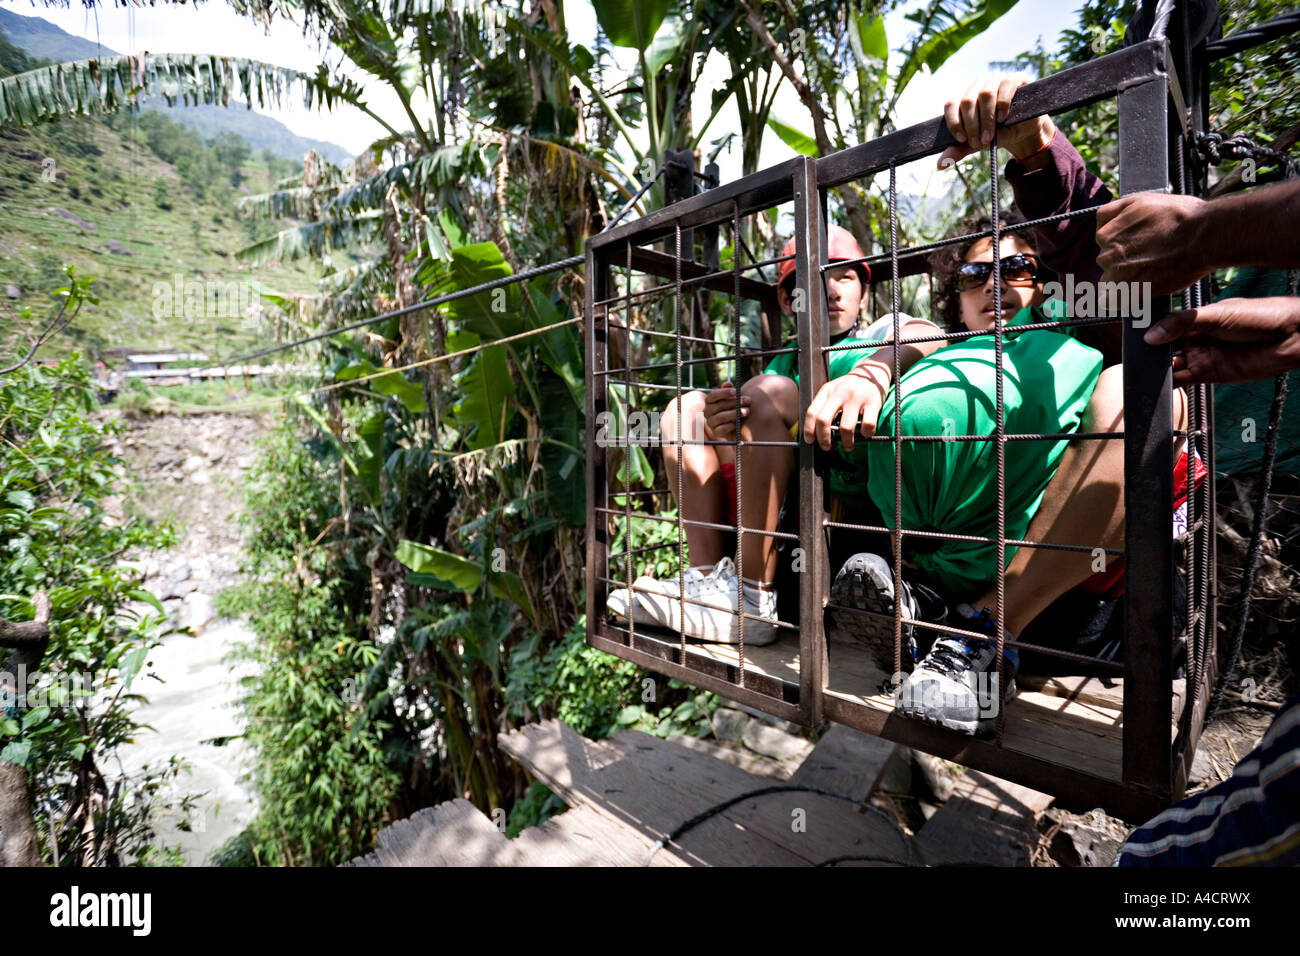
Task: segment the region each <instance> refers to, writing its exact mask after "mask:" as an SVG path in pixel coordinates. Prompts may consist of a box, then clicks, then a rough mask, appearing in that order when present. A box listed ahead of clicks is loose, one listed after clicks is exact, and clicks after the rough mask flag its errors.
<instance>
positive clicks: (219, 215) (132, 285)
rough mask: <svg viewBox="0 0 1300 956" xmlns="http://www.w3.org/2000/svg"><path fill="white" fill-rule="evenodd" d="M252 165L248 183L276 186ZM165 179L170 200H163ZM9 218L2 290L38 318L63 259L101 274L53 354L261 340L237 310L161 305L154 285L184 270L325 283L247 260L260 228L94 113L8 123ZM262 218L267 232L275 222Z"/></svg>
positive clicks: (279, 285)
mask: <svg viewBox="0 0 1300 956" xmlns="http://www.w3.org/2000/svg"><path fill="white" fill-rule="evenodd" d="M246 171H247V175H248V176H249V178H250V181H249V182H246V183H245V184H244V185H245V187H246V188H247V187H248V186H249V185H250V184H252V185H254V187H255V188H256V189H258V190H260V189H264V188H265V186H266V180H267V176H266V170H265V164H264V163H258V162H252V161H250V162H249V163H248V164H247V166H246ZM158 183H161V184H163V185H162V190H163V191H164V193H165V195H166V197H167V201H168V203H169V204H170V206H171V208H170V209H162V208H160V207H159V205H158V204H157V202H156V200H155V196H156V195H157V194H156V193H155V189H156V188H157V184H158ZM250 191H251V190H250ZM0 215H2V216H3V218H4V222H5V228H4V230H3V232H2V233H0V290H3V291H4V294H5V295H4V298H5V300H6V301H7V302H8V305H9V306H11V307H18V308H21V307H22V306H24V305H30V306H32V308H33V313H34V315H36V316H42V315H45V314H47V313H48V310H49V308H50V303H51V297H50V295H49V291H50V290H52V289H55V288H57V287H58V286H59V285H60V284H61V283H62V280H63V276H62V273H61V271H60V267H61V264H62V263H64V262H69V263H71V264H72V265H73V266H74V267H75V268H76V270H77V272H78V274H81V275H87V276H93V277H94V278H95V279H96V280H97V283H96V286H95V289H96V291H97V292H98V294H99V296H100V303H99V304H98V305H94V306H87V307H86V308H85V309H84V310H83V312H82V315H81V317H80V318H79V319H78V321H77V323H76V327H74V328H70V329H69V330H68V332H67V333H66V334H65V335H64V336H63V337H61V341H59V342H57V343H51V345H50V347H49V348H48V349H47V350H45V351H43V352H42V354H43V355H45V354H50V355H58V354H59V353H60V352H61V351H67V350H70V349H74V348H79V347H103V346H118V345H122V346H126V345H130V346H139V345H147V344H151V343H164V342H165V343H168V344H172V345H175V346H177V347H180V346H185V347H187V349H188V348H190V347H192V348H194V349H201V350H203V351H207V352H208V353H209V354H214V355H223V354H226V353H227V352H228V351H229V349H230V348H232V347H234V346H233V343H235V342H238V341H243V340H247V339H249V338H250V336H251V335H252V333H253V330H251V329H244V328H242V327H241V326H242V321H241V320H240V319H239V318H238V317H235V316H232V315H210V316H205V317H193V316H191V317H189V318H187V317H186V316H185V315H184V311H183V309H181V310H176V309H171V308H170V307H169V303H160V302H155V297H154V291H155V284H156V283H162V284H165V285H168V286H173V287H174V284H175V281H176V278H177V277H180V279H181V281H182V282H185V281H194V280H198V281H200V282H206V283H227V282H230V281H236V282H241V283H242V282H243V281H244V280H250V279H251V280H254V281H256V282H259V283H261V284H262V285H264V286H266V287H268V288H270V289H276V290H281V291H288V292H299V293H302V292H311V291H314V288H315V283H314V271H313V270H309V269H306V268H298V267H296V266H293V265H292V264H290V265H288V266H281V267H278V268H270V267H261V268H259V269H257V270H256V272H255V273H254V272H252V271H250V270H248V269H246V268H241V267H240V266H239V265H238V264H237V263H236V261H235V259H234V255H233V253H234V251H235V250H236V249H239V248H241V247H242V246H244V245H246V244H247V243H248V242H249V241H250V238H252V237H250V235H249V231H248V230H247V229H246V227H245V224H244V223H242V222H240V221H238V220H237V219H236V218H235V216H234V212H233V210H232V209H231V208H229V207H228V206H225V207H223V206H221V205H219V204H218V202H217V201H215V200H212V199H209V200H199V199H197V198H196V197H195V196H193V195H192V193H191V192H190V190H188V189H186V188H184V187H183V186H182V184H181V180H180V176H179V174H178V173H177V171H176V169H175V168H174V167H173V166H171V165H170V164H168V163H165V162H163V161H162V160H160V159H159V158H158V157H157V156H155V155H153V154H152V153H150V152H149V151H148V150H145V149H142V148H140V147H139V146H133V145H131V144H128V143H126V142H123V140H122V138H121V137H120V136H119V135H117V134H116V133H115V132H114V131H113V130H112V129H110V128H109V127H107V126H106V125H105V124H103V123H101V122H98V121H95V120H90V119H76V120H65V121H63V122H62V123H60V124H58V125H57V127H54V126H52V127H48V128H44V129H40V130H36V131H30V132H29V131H25V130H13V129H6V130H2V131H0ZM255 225H256V227H257V229H258V233H259V234H261V233H264V232H265V231H266V230H268V229H269V225H268V224H264V223H257V224H255ZM10 287H13V288H10ZM15 291H18V293H19V295H18V296H17V297H16V298H15V297H14V294H13V293H14V292H15ZM178 311H179V312H180V314H176V313H177V312H178ZM4 324H5V325H8V324H9V321H8V320H7V319H6V321H5V322H4ZM6 331H8V330H7V329H6ZM4 338H5V339H8V338H9V336H8V335H5V336H4ZM4 344H6V345H7V344H8V343H7V342H6V343H4Z"/></svg>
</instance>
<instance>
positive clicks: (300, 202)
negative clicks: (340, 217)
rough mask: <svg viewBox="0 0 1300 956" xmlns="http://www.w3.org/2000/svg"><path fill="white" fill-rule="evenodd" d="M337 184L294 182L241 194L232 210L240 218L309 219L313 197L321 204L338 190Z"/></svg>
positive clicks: (327, 200) (335, 194) (329, 199)
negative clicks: (312, 184)
mask: <svg viewBox="0 0 1300 956" xmlns="http://www.w3.org/2000/svg"><path fill="white" fill-rule="evenodd" d="M340 188H341V187H340V186H337V185H330V186H295V187H292V188H290V189H278V190H276V191H275V192H272V193H260V194H258V195H256V196H241V197H240V198H239V199H237V200H236V201H235V213H236V214H237V215H238V216H240V217H242V218H244V219H310V218H312V206H313V200H315V201H316V202H319V203H320V204H321V205H322V206H323V205H324V204H325V203H327V202H329V201H331V200H332V199H334V197H335V196H337V195H338V194H339V190H340Z"/></svg>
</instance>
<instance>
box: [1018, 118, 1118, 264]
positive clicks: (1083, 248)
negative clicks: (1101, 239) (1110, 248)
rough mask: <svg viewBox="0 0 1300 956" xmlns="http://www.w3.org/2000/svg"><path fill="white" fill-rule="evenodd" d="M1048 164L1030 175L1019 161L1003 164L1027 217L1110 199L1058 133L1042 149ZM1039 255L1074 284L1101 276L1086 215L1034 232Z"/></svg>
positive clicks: (1094, 237)
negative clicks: (1069, 274) (1045, 149)
mask: <svg viewBox="0 0 1300 956" xmlns="http://www.w3.org/2000/svg"><path fill="white" fill-rule="evenodd" d="M1047 156H1048V161H1047V165H1045V166H1043V167H1042V168H1041V169H1035V170H1033V171H1032V172H1031V171H1029V170H1027V169H1025V167H1024V165H1022V164H1021V163H1020V161H1019V160H1015V159H1013V160H1011V161H1010V162H1008V163H1007V169H1006V176H1007V182H1009V183H1010V184H1011V188H1012V189H1013V190H1014V191H1015V194H1016V205H1017V206H1019V207H1020V211H1021V213H1023V214H1024V216H1025V218H1026V219H1041V218H1043V217H1044V216H1054V215H1056V214H1057V213H1062V212H1070V211H1071V210H1074V209H1083V208H1085V207H1087V206H1101V205H1104V204H1105V203H1108V202H1110V201H1111V198H1112V197H1111V194H1110V190H1109V189H1107V188H1106V186H1105V184H1104V183H1103V182H1102V181H1101V180H1100V179H1098V178H1097V177H1096V176H1094V175H1093V174H1092V173H1090V172H1089V171H1088V168H1087V167H1086V166H1084V165H1083V157H1082V156H1080V155H1079V151H1078V150H1077V149H1075V148H1074V146H1073V145H1072V144H1071V143H1070V141H1069V140H1068V139H1066V137H1065V134H1064V133H1062V132H1061V131H1060V130H1057V131H1056V136H1055V137H1053V139H1052V145H1051V146H1049V147H1048V148H1047ZM1034 235H1035V237H1036V238H1037V240H1038V254H1039V256H1040V257H1041V258H1042V260H1043V264H1044V265H1046V266H1047V267H1048V268H1050V269H1051V270H1052V271H1053V272H1056V273H1059V274H1060V275H1065V274H1066V273H1067V272H1072V273H1074V277H1075V279H1076V281H1085V280H1086V281H1094V282H1095V281H1096V280H1098V279H1100V278H1101V268H1100V267H1099V266H1098V265H1097V253H1098V251H1099V250H1098V248H1097V224H1096V222H1095V221H1094V220H1093V219H1092V217H1091V216H1083V217H1081V218H1079V219H1067V220H1065V221H1064V222H1055V223H1052V224H1051V225H1047V226H1040V227H1039V228H1037V229H1035V230H1034Z"/></svg>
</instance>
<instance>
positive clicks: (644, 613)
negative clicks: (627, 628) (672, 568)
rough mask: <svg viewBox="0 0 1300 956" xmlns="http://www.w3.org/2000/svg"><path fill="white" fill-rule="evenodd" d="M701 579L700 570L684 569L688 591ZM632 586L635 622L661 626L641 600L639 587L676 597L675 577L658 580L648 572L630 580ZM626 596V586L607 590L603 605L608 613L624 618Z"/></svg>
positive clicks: (702, 578) (625, 613)
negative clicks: (607, 593) (634, 597)
mask: <svg viewBox="0 0 1300 956" xmlns="http://www.w3.org/2000/svg"><path fill="white" fill-rule="evenodd" d="M703 580H704V574H703V573H702V572H700V571H697V570H696V569H695V568H687V569H686V587H687V589H688V591H689V589H690V588H692V587H698V582H701V581H703ZM632 588H633V592H632V593H633V594H635V595H636V600H633V601H631V602H630V603H631V611H632V615H633V620H634V621H635V622H636V623H637V624H656V625H659V626H660V627H662V626H663V621H661V620H660V619H659V618H658V617H656V616H655V614H654V613H653V612H652V611H650V610H648V609H647V608H646V606H645V604H644V603H643V602H642V600H641V598H643V597H645V595H644V594H642V593H641V589H645V590H648V591H655V592H657V593H662V594H668V595H671V596H672V597H676V596H677V590H678V585H677V579H676V578H673V579H672V580H670V581H667V580H666V581H660V580H657V579H656V578H653V577H651V576H650V575H648V574H643V575H641V577H639V578H637V579H636V580H635V581H633V582H632ZM628 598H629V592H628V589H627V588H616V589H615V590H613V591H610V592H609V597H608V599H606V601H605V607H606V609H607V610H608V611H609V613H610V614H613V615H614V616H615V617H621V618H624V619H626V618H627V616H628V605H629V600H628Z"/></svg>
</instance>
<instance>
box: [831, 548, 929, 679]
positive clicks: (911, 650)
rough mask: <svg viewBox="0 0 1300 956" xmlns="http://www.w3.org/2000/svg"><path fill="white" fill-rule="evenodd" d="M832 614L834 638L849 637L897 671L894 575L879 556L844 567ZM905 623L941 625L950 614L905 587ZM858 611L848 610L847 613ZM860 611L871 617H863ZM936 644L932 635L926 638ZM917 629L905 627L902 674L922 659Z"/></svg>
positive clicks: (864, 555) (917, 589) (862, 556)
mask: <svg viewBox="0 0 1300 956" xmlns="http://www.w3.org/2000/svg"><path fill="white" fill-rule="evenodd" d="M831 603H832V604H837V605H840V607H837V608H832V609H831V611H830V628H831V636H833V637H848V638H852V639H854V640H855V641H857V642H858V643H859V644H862V645H863V646H864V647H866V648H868V649H870V650H871V651H872V653H873V654H874V656H875V658H876V662H877V664H879V665H880V666H881V667H884V668H885V669H886V670H889V669H892V668H893V666H894V621H893V617H894V572H893V571H892V570H891V569H890V567H889V562H888V561H887V560H885V558H883V557H881V556H880V555H878V554H873V553H872V552H870V551H863V552H861V553H859V554H855V555H853V557H851V558H849V559H848V560H847V561H845V562H844V566H843V567H842V568H840V570H839V573H838V574H836V575H835V582H834V583H833V584H832V585H831ZM898 603H899V606H900V607H901V608H902V612H903V617H906V618H911V619H912V620H915V621H942V620H944V618H945V617H946V616H947V613H948V609H947V607H946V606H945V604H944V601H943V599H942V598H941V597H940V596H939V595H938V594H937V593H935V592H934V591H933V590H931V589H930V588H927V587H925V586H924V585H920V584H915V583H909V582H907V581H906V580H904V581H903V593H902V599H901V600H900V601H899V602H898ZM850 608H851V609H854V610H847V609H850ZM857 611H870V612H872V613H870V614H859V613H856V612H857ZM926 636H928V637H929V638H930V639H933V637H934V634H933V632H930V631H927V632H925V634H924V635H922V637H923V638H924V637H926ZM917 641H918V638H917V634H916V628H915V627H914V626H913V625H911V624H904V625H903V662H902V663H903V669H904V670H910V669H911V668H912V666H913V665H914V664H915V663H916V660H917V658H918V657H919V656H920V654H919V649H918V647H917Z"/></svg>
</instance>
